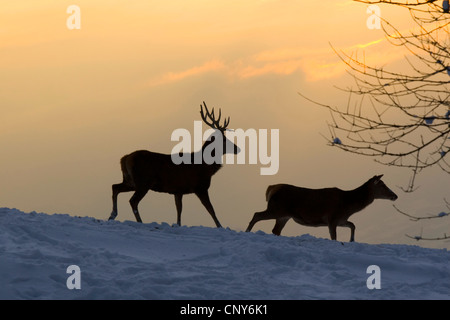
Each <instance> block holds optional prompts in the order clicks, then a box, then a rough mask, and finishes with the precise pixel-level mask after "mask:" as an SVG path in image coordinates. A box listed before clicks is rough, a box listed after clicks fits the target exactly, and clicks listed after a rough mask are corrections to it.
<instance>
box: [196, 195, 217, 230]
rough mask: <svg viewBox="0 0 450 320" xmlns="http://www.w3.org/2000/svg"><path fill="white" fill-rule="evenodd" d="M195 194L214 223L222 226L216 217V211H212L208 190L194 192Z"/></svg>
mask: <svg viewBox="0 0 450 320" xmlns="http://www.w3.org/2000/svg"><path fill="white" fill-rule="evenodd" d="M195 194H196V195H197V197H198V198H199V199H200V201H201V203H202V204H203V205H204V206H205V208H206V210H208V212H209V214H210V215H211V217H212V218H213V220H214V222H215V223H216V226H217V228H222V225H221V224H220V222H219V220H218V219H217V217H216V213H215V212H214V208H213V206H212V204H211V201H210V200H209V195H208V190H206V191H201V192H196V193H195Z"/></svg>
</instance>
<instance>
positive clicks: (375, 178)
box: [373, 174, 383, 184]
mask: <svg viewBox="0 0 450 320" xmlns="http://www.w3.org/2000/svg"><path fill="white" fill-rule="evenodd" d="M382 177H383V175H382V174H381V175H379V176H374V177H373V182H374V183H375V184H377V183H378V182H380V181H381V178H382Z"/></svg>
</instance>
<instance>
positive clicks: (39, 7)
mask: <svg viewBox="0 0 450 320" xmlns="http://www.w3.org/2000/svg"><path fill="white" fill-rule="evenodd" d="M72 4H76V5H78V6H79V7H80V10H81V29H80V30H69V29H68V28H67V26H66V20H67V18H68V17H69V16H70V15H69V14H67V13H66V9H67V7H68V6H69V5H72ZM381 12H382V15H383V16H384V17H386V18H389V17H390V16H391V17H395V21H398V24H399V25H400V26H401V27H402V28H408V27H409V26H408V21H409V16H408V14H407V13H406V14H405V13H404V12H403V15H399V12H402V11H398V9H395V10H392V9H390V8H388V7H382V8H381ZM368 16H369V15H368V14H367V13H366V6H365V5H363V4H360V3H354V2H352V1H348V0H346V1H337V0H324V1H301V0H297V1H296V0H289V1H282V0H274V1H271V0H248V1H237V0H227V1H222V0H215V1H210V0H192V1H186V0H171V1H160V0H158V1H137V0H131V1H130V0H127V1H125V0H122V1H106V0H99V1H86V0H80V1H76V2H72V1H53V0H45V1H44V0H40V1H34V0H21V1H9V2H7V3H4V4H2V10H1V12H0V68H1V76H0V88H1V89H0V101H2V106H1V108H2V109H1V110H2V117H1V126H0V147H1V149H2V153H1V155H0V159H1V160H0V161H1V164H2V166H1V168H0V176H1V177H2V179H1V182H0V206H6V207H16V208H18V209H22V210H24V211H33V210H36V211H42V212H47V213H53V212H60V213H69V214H72V215H81V216H84V215H88V216H94V217H97V218H101V219H106V218H107V217H108V216H109V213H110V211H111V203H110V202H111V200H110V197H111V194H110V193H111V191H110V188H111V184H113V183H117V182H120V180H121V173H120V168H119V165H118V164H119V159H120V157H121V156H123V155H125V154H127V153H130V152H132V151H134V150H136V149H150V150H152V151H157V152H164V153H170V151H171V149H172V147H173V142H171V141H170V135H171V132H172V131H173V130H175V129H177V128H186V129H188V130H192V128H193V121H194V120H200V119H199V115H198V111H199V104H200V103H201V102H202V101H203V100H205V101H206V102H207V103H208V105H209V106H216V107H222V109H223V110H222V111H223V112H224V113H225V114H226V115H229V116H230V117H231V124H230V127H234V128H244V129H247V128H256V129H260V128H261V129H279V130H280V170H279V172H278V173H277V175H275V176H269V177H262V176H260V175H259V168H260V166H259V165H256V166H255V165H254V166H250V165H234V166H232V165H230V166H225V167H224V168H223V169H222V170H221V171H219V172H218V173H217V175H216V176H215V177H214V178H213V184H212V187H211V189H210V193H211V199H212V202H213V204H214V206H215V208H216V211H217V215H218V218H219V220H220V221H221V222H222V224H223V225H224V226H229V227H230V228H232V229H236V230H243V229H245V227H246V225H247V224H248V221H249V220H250V219H251V217H252V215H253V213H254V212H255V211H260V210H262V209H263V208H264V207H265V202H264V191H265V188H266V186H267V185H268V184H271V183H278V182H287V183H292V184H296V185H302V186H310V187H325V186H338V187H341V188H343V189H351V188H355V187H357V186H359V185H360V184H362V183H363V182H365V181H366V180H367V179H368V178H370V177H371V176H373V175H374V174H379V173H383V172H384V173H385V177H386V178H385V182H386V183H387V184H388V185H391V186H392V187H395V185H400V184H405V183H406V182H407V179H408V175H409V173H408V172H406V171H401V170H395V169H393V168H386V167H382V166H379V165H376V164H374V163H373V161H372V160H371V159H364V158H363V159H361V158H357V157H355V156H352V155H347V154H343V153H342V152H340V151H339V150H335V149H333V148H330V147H328V146H326V143H325V141H324V139H323V138H322V137H321V135H320V134H327V133H328V129H327V126H326V121H327V120H328V119H329V118H328V117H329V114H328V113H327V112H326V111H325V110H322V109H320V108H318V107H315V106H313V105H311V104H310V103H308V102H306V101H305V100H302V98H301V97H300V96H299V95H298V94H297V92H299V91H301V92H302V93H304V94H306V95H308V96H310V97H312V98H318V99H322V101H323V102H324V103H346V101H347V96H346V95H345V94H342V92H339V91H338V90H336V89H335V88H334V87H333V86H334V85H339V86H341V87H342V86H345V85H350V84H351V82H350V79H349V78H348V77H346V75H345V68H344V66H343V64H342V62H340V61H339V59H338V58H337V57H336V55H335V54H334V52H333V50H332V48H331V46H330V44H331V45H332V46H333V47H335V48H336V49H338V50H343V51H344V52H348V53H351V52H353V53H358V54H364V56H365V59H366V62H367V63H369V64H371V63H373V64H376V65H386V64H390V63H398V62H399V61H401V59H402V58H403V55H404V52H403V51H402V50H401V48H394V47H392V46H390V45H389V44H387V42H386V41H385V40H384V38H383V37H384V34H383V32H382V31H381V30H369V29H368V28H367V26H366V20H367V18H368ZM436 175H437V176H436ZM436 175H430V179H429V180H430V181H436V179H440V178H439V177H440V176H439V172H438V173H436ZM436 177H438V178H436ZM435 178H436V179H435ZM405 181H406V182H405ZM442 183H444V182H439V186H440V185H442ZM430 193H431V194H433V195H434V196H435V197H436V199H429V200H428V202H424V204H423V207H424V208H434V206H435V203H436V202H438V199H439V202H441V201H440V200H442V197H443V196H442V194H436V192H430ZM242 194H245V195H246V197H245V199H242ZM130 196H131V194H127V195H121V196H119V204H120V205H119V217H118V218H119V219H122V220H124V219H128V220H132V219H134V218H133V216H132V213H131V210H130V208H129V205H128V199H129V197H130ZM425 196H427V197H428V196H429V194H428V193H426V194H425V195H424V197H425ZM185 198H186V199H185V205H184V208H185V209H184V212H183V218H182V222H183V224H187V225H199V224H201V225H208V226H212V225H213V223H212V220H211V218H210V217H209V215H208V214H207V213H206V211H205V210H204V208H203V207H202V206H201V205H200V204H199V201H198V199H196V198H195V197H194V196H192V197H185ZM427 199H428V198H427ZM409 202H410V201H409ZM377 210H378V211H380V210H381V211H383V214H385V215H387V217H388V218H386V217H385V218H384V220H389V221H390V220H393V221H394V222H395V223H397V224H402V223H403V222H404V221H403V220H402V219H403V218H402V217H399V216H398V215H397V214H395V213H394V212H393V209H392V206H391V204H387V203H382V204H376V205H374V208H373V209H372V210H370V209H367V212H365V213H360V215H361V217H359V218H357V217H355V223H356V225H357V234H356V237H357V240H358V232H361V234H362V235H366V236H365V237H364V236H363V240H365V241H366V242H368V241H372V242H380V241H385V242H388V241H404V239H403V238H404V237H403V236H402V234H399V233H400V232H399V231H398V230H396V229H395V228H391V229H390V230H389V232H388V234H387V235H386V236H385V238H383V236H381V235H380V234H379V233H377V232H374V231H373V230H372V228H374V227H373V225H375V226H378V227H379V228H381V229H382V228H384V227H385V226H384V225H383V224H381V223H380V221H379V220H378V219H377V218H374V217H375V216H376V214H377V213H376V212H375V211H377ZM417 210H420V209H417ZM141 216H142V218H143V220H144V222H151V221H159V222H161V221H164V222H168V223H174V222H175V206H174V203H173V199H172V197H170V196H168V195H160V194H154V193H149V194H148V195H147V197H146V198H145V199H144V200H143V201H142V204H141ZM358 219H359V220H358ZM358 223H359V224H360V226H359V228H360V229H361V231H360V229H358ZM272 226H273V224H272V222H268V223H267V224H264V223H261V226H260V228H261V229H263V230H265V231H267V232H268V231H270V230H271V228H272ZM258 227H259V226H258V225H257V226H256V229H258ZM409 227H410V228H411V230H417V229H418V227H417V225H411V226H409ZM414 228H415V229H414ZM325 229H326V228H324V230H322V231H320V232H319V233H318V235H321V236H325V237H328V235H327V230H325ZM317 230H318V229H317ZM317 230H316V229H311V228H306V227H300V226H298V225H295V224H294V223H292V224H291V223H290V224H288V226H287V227H286V234H288V235H295V234H299V233H305V232H308V233H311V234H315V232H317ZM341 233H342V234H343V236H342V238H345V239H346V238H347V237H348V236H347V231H341ZM338 237H339V231H338ZM393 239H396V240H393Z"/></svg>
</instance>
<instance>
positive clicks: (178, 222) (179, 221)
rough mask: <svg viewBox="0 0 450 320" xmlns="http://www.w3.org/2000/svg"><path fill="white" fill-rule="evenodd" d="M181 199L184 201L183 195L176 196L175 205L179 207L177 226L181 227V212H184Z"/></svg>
mask: <svg viewBox="0 0 450 320" xmlns="http://www.w3.org/2000/svg"><path fill="white" fill-rule="evenodd" d="M181 199H183V195H182V194H176V195H175V205H176V207H177V224H178V225H179V226H181V210H183V203H182V202H181Z"/></svg>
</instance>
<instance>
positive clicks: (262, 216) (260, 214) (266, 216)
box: [245, 210, 281, 232]
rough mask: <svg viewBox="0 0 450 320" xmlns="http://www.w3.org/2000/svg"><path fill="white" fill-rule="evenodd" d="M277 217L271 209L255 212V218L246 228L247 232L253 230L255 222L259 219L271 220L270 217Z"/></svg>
mask: <svg viewBox="0 0 450 320" xmlns="http://www.w3.org/2000/svg"><path fill="white" fill-rule="evenodd" d="M276 218H277V216H276V215H275V214H273V213H272V212H270V211H269V210H264V211H261V212H255V214H254V215H253V219H252V220H251V221H250V223H249V224H248V227H247V230H245V232H249V231H251V230H252V228H253V226H254V225H255V223H257V222H258V221H261V220H270V219H276ZM280 231H281V230H280Z"/></svg>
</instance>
